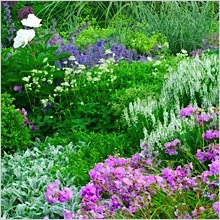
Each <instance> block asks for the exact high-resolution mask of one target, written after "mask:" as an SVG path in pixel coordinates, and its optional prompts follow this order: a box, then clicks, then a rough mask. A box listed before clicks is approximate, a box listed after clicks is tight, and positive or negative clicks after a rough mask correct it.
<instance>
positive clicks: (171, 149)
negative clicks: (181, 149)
mask: <svg viewBox="0 0 220 220" xmlns="http://www.w3.org/2000/svg"><path fill="white" fill-rule="evenodd" d="M178 144H180V140H179V139H175V140H173V141H171V142H168V143H166V144H164V146H165V152H166V153H167V154H169V155H176V154H178V153H177V151H176V150H177V147H178V146H177V145H178Z"/></svg>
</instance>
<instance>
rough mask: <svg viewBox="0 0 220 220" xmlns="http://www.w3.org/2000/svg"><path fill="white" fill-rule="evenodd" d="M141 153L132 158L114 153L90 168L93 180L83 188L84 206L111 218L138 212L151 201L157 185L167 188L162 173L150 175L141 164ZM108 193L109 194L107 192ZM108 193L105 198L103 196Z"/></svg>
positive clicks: (95, 214)
mask: <svg viewBox="0 0 220 220" xmlns="http://www.w3.org/2000/svg"><path fill="white" fill-rule="evenodd" d="M139 162H140V155H139V154H136V155H134V156H133V157H132V158H130V159H125V158H114V157H112V156H110V157H109V158H108V159H107V160H106V161H105V162H104V163H98V164H96V166H95V167H94V169H92V170H90V172H89V175H90V179H91V181H90V183H88V184H87V185H86V186H85V187H84V188H83V189H82V190H81V197H82V203H81V205H82V208H81V211H84V212H86V214H87V215H88V216H91V217H92V218H107V217H112V216H114V215H115V214H116V211H117V210H121V212H125V211H126V212H129V213H135V212H137V211H138V210H140V209H141V208H142V207H144V206H148V205H149V203H150V201H151V194H155V193H156V189H157V188H159V187H162V188H163V189H165V181H164V179H163V178H162V177H160V176H154V175H146V174H144V173H146V169H145V168H144V167H140V166H139V167H137V165H138V163H139ZM104 195H105V196H104ZM103 196H104V197H105V199H104V198H103Z"/></svg>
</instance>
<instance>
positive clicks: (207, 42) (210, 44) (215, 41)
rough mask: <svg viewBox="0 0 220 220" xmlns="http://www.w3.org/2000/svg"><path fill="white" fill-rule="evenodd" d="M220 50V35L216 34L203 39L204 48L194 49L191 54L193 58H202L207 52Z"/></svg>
mask: <svg viewBox="0 0 220 220" xmlns="http://www.w3.org/2000/svg"><path fill="white" fill-rule="evenodd" d="M210 49H212V50H219V34H218V33H214V34H213V35H212V36H206V37H204V38H203V39H202V48H201V49H194V50H193V51H192V52H191V56H193V57H195V56H197V55H198V56H201V55H202V53H203V52H205V51H207V50H210Z"/></svg>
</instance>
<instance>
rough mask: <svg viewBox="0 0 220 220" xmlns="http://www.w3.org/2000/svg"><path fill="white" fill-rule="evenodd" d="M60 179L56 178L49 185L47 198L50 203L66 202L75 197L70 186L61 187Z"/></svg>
mask: <svg viewBox="0 0 220 220" xmlns="http://www.w3.org/2000/svg"><path fill="white" fill-rule="evenodd" d="M59 185H60V181H59V180H56V181H55V182H54V183H50V184H49V185H48V186H47V190H46V193H45V196H46V200H47V202H49V203H52V204H53V203H65V202H68V201H69V200H70V199H71V198H72V197H73V192H72V190H71V189H70V188H68V187H64V188H63V190H60V189H59Z"/></svg>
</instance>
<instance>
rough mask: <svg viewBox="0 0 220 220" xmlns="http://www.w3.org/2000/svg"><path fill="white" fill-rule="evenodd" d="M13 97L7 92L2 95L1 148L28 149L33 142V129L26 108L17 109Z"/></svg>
mask: <svg viewBox="0 0 220 220" xmlns="http://www.w3.org/2000/svg"><path fill="white" fill-rule="evenodd" d="M13 100H14V99H13V98H11V96H10V95H9V94H7V93H3V94H2V95H1V150H2V152H7V153H13V152H15V151H16V150H18V149H26V148H27V147H29V146H30V144H31V129H30V128H29V126H28V124H27V123H26V122H27V120H28V119H27V118H26V115H27V112H26V111H25V109H22V110H20V109H15V106H14V105H13V104H12V102H13Z"/></svg>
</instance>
